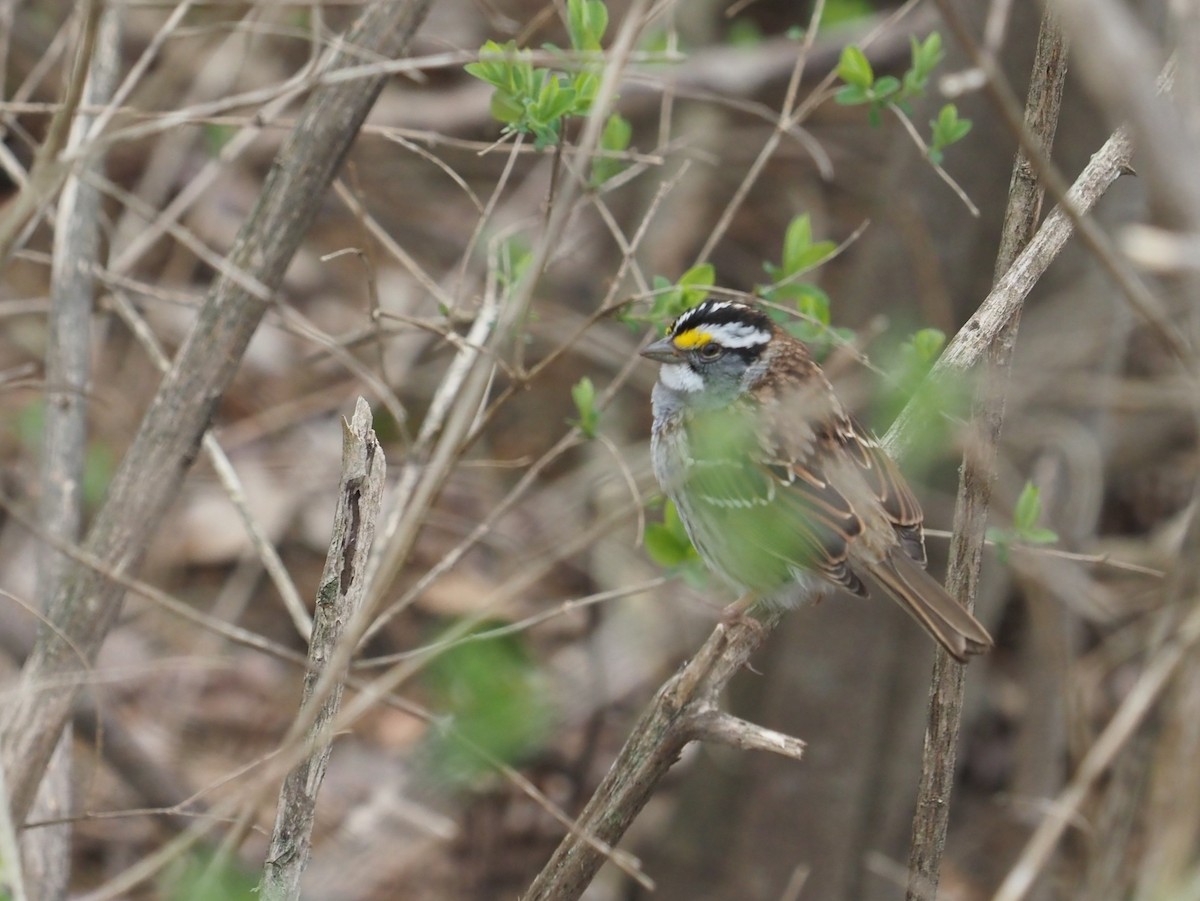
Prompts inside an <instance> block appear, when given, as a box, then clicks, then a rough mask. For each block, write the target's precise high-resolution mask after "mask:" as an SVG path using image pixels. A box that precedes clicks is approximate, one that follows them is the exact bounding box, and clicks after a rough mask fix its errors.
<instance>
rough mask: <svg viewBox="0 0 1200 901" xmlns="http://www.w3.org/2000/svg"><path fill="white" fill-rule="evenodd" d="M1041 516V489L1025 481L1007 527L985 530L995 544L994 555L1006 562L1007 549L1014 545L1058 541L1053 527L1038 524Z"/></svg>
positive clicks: (989, 539) (1043, 543)
mask: <svg viewBox="0 0 1200 901" xmlns="http://www.w3.org/2000/svg"><path fill="white" fill-rule="evenodd" d="M1041 518H1042V497H1041V490H1040V489H1039V488H1038V487H1037V486H1036V485H1034V484H1033V482H1026V483H1025V487H1024V488H1023V489H1021V494H1020V496H1019V497H1018V498H1017V503H1016V506H1015V507H1013V521H1012V525H1011V526H1010V527H1008V528H997V527H992V528H989V529H988V530H987V540H988V541H990V542H991V543H992V544H994V545H995V546H996V556H998V557H999V558H1000V559H1001V560H1002V561H1004V562H1008V555H1009V551H1010V550H1011V549H1012V547H1013V546H1014V545H1020V544H1024V545H1035V546H1036V545H1046V544H1054V543H1055V542H1057V541H1058V533H1057V532H1055V531H1054V530H1053V529H1048V528H1046V527H1045V526H1040V525H1038V522H1039V521H1040V520H1041Z"/></svg>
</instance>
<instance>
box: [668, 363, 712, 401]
mask: <svg viewBox="0 0 1200 901" xmlns="http://www.w3.org/2000/svg"><path fill="white" fill-rule="evenodd" d="M658 377H659V379H661V380H662V383H663V384H664V385H666V386H667V387H668V388H670V389H671V390H672V391H679V392H682V393H686V394H691V393H693V392H696V391H700V390H701V389H702V388H703V387H704V379H702V378H700V376H699V375H698V374H697V373H695V372H694V371H693V370H692V367H690V366H688V365H687V364H686V363H665V364H663V367H662V369H660V370H659V372H658Z"/></svg>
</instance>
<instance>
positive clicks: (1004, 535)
mask: <svg viewBox="0 0 1200 901" xmlns="http://www.w3.org/2000/svg"><path fill="white" fill-rule="evenodd" d="M983 537H984V540H985V541H987V542H988V544H990V545H992V546H993V547H994V548H995V549H996V558H997V559H998V560H999V561H1000V562H1001V563H1008V553H1009V550H1010V548H1011V547H1012V540H1013V534H1012V531H1011V530H1010V529H1000V528H997V527H996V526H988V527H987V530H986V531H985V532H984V533H983Z"/></svg>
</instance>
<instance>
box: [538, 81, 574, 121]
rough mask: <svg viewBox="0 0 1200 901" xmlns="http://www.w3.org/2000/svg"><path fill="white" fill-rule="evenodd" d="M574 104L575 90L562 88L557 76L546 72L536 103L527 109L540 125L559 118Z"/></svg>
mask: <svg viewBox="0 0 1200 901" xmlns="http://www.w3.org/2000/svg"><path fill="white" fill-rule="evenodd" d="M574 105H575V90H574V89H573V88H564V87H563V85H562V82H561V81H559V80H558V76H556V75H550V74H547V77H546V80H545V81H543V82H542V87H541V90H540V91H539V92H538V99H537V103H536V104H535V105H534V107H533V108H532V109H531V110H530V111H529V115H530V117H531V118H532V119H533V120H534V121H536V122H537V123H538V124H541V125H549V124H550V123H552V122H555V121H557V120H559V119H561V118H562V117H563V116H564V115H566V114H567V113H568V112H569V111H570V110H571V108H572V107H574Z"/></svg>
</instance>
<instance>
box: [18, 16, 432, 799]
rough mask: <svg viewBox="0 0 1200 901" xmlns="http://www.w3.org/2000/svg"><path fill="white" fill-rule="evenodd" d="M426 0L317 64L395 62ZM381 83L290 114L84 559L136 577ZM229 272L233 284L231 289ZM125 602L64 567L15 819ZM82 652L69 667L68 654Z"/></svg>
mask: <svg viewBox="0 0 1200 901" xmlns="http://www.w3.org/2000/svg"><path fill="white" fill-rule="evenodd" d="M430 3H431V0H375V2H373V3H371V4H370V5H369V6H368V7H367V8H366V9H365V11H364V12H363V13H362V14H361V15H360V16H359V18H358V20H357V21H356V22H355V23H354V24H353V25H352V26H351V27H350V29H349V31H348V32H347V33H346V35H345V36H344V38H343V40H342V41H341V42H339V43H338V44H337V47H336V49H333V50H331V51H329V52H328V54H327V55H326V57H325V59H324V61H323V65H324V68H325V70H326V71H330V70H334V69H338V68H342V67H345V66H347V65H351V64H354V63H357V62H358V61H360V60H361V58H362V54H363V53H364V52H366V53H369V54H373V55H379V56H385V57H391V56H396V55H398V54H400V53H403V52H404V50H405V48H406V47H407V46H408V43H409V40H410V39H411V38H412V36H413V34H414V33H415V32H416V30H417V28H418V26H419V25H420V23H421V22H422V20H423V19H424V17H425V14H426V12H427V11H428V9H429V6H430ZM383 82H384V77H383V76H377V77H374V78H366V79H363V80H361V81H350V82H339V83H336V84H326V85H322V86H321V87H320V88H318V89H317V90H316V91H314V92H313V94H312V96H311V97H309V99H308V101H307V103H306V104H305V106H304V109H303V111H302V112H301V115H300V118H299V120H298V121H297V123H296V127H295V129H294V130H293V131H292V133H291V135H290V136H289V138H288V140H287V141H286V142H285V144H284V146H283V147H282V148H281V150H280V152H279V155H278V156H277V157H276V160H275V163H274V165H273V166H272V168H271V171H270V173H269V174H268V176H267V180H266V184H265V185H264V187H263V190H262V193H261V194H260V196H259V199H258V202H257V203H256V204H255V207H254V209H253V210H252V211H251V213H250V217H249V218H248V219H247V221H246V223H245V225H243V227H242V229H241V231H240V232H239V233H238V236H237V239H236V241H235V243H234V247H233V249H232V251H230V254H229V258H228V259H229V264H230V265H229V267H228V268H227V269H226V270H225V273H226V274H222V275H221V277H220V278H219V279H218V281H217V282H216V284H215V285H214V286H213V288H212V289H211V291H210V293H209V296H208V299H207V300H206V301H205V303H204V306H203V307H202V308H201V311H200V316H199V319H198V321H197V323H196V325H195V327H194V328H193V330H192V332H191V333H190V334H189V336H188V338H187V340H186V342H185V343H184V345H183V347H182V349H181V350H180V352H179V355H178V357H177V358H176V360H175V364H174V366H173V367H172V368H171V371H170V372H169V373H168V374H167V375H166V377H165V378H164V379H163V382H162V384H161V385H160V386H159V390H158V393H157V394H156V396H155V398H154V401H153V402H152V404H151V406H150V409H149V410H148V411H147V413H146V416H145V417H144V419H143V420H142V425H141V428H140V429H139V430H138V434H137V436H136V437H135V438H134V441H133V444H132V445H131V446H130V449H129V451H128V453H127V454H126V455H125V458H124V460H122V463H121V466H120V468H119V469H118V470H117V473H116V475H115V477H114V479H113V483H112V487H111V489H110V493H109V497H108V501H107V502H106V503H105V505H104V507H103V509H102V510H101V511H100V513H99V515H98V516H97V518H96V522H95V524H94V525H93V527H92V529H91V531H90V532H89V533H88V536H87V540H86V542H85V545H84V548H85V550H86V551H87V553H88V554H91V555H93V556H95V557H98V558H100V559H102V560H104V561H105V562H106V563H108V564H109V565H110V567H111V568H112V570H114V571H115V572H117V573H121V574H126V573H130V572H132V571H134V570H135V569H136V568H137V566H138V564H139V562H140V560H141V557H142V554H143V553H144V551H145V548H146V545H147V544H148V542H149V541H150V539H151V538H152V537H153V534H154V530H155V529H156V528H157V526H158V523H159V521H160V520H161V518H162V515H163V513H164V511H165V510H166V508H167V506H168V505H169V504H170V502H171V500H172V499H173V498H174V496H175V494H176V492H177V491H178V488H179V485H180V483H181V482H182V480H183V477H184V474H185V473H186V472H187V470H188V467H189V466H190V465H191V462H192V460H193V459H194V458H195V456H196V454H197V451H198V449H199V442H200V438H201V436H202V435H203V433H204V430H205V429H206V428H207V427H208V424H209V420H210V418H211V416H212V412H213V409H214V408H215V406H216V405H217V403H218V402H219V401H220V399H221V396H222V395H223V393H224V391H225V389H226V387H227V386H228V385H229V383H230V381H231V380H232V378H233V375H234V373H235V372H236V370H237V367H238V363H239V361H240V360H241V357H242V354H243V352H244V351H245V349H246V345H247V344H248V343H249V341H250V338H251V336H252V335H253V334H254V331H255V329H256V328H257V326H258V324H259V322H260V321H261V319H262V317H263V315H264V313H265V312H266V310H267V307H268V304H269V303H270V301H271V299H272V296H273V293H274V291H275V290H276V288H277V287H278V286H279V284H280V283H281V281H282V280H283V275H284V272H285V270H286V269H287V266H288V263H289V262H290V261H291V258H292V256H293V255H294V253H295V251H296V248H297V247H298V246H299V244H300V241H301V240H302V238H303V237H304V235H305V234H306V232H307V231H308V228H309V226H310V225H311V224H312V222H313V220H314V218H315V217H316V215H317V212H318V210H319V208H320V205H321V202H322V198H323V196H324V193H325V190H326V188H327V187H328V186H329V183H330V182H331V180H332V179H333V176H334V174H335V173H336V172H337V170H338V168H339V166H340V165H341V162H342V159H343V157H344V156H345V154H346V151H347V150H348V149H349V147H350V145H351V143H352V142H353V140H354V136H355V135H356V134H357V132H358V129H359V127H360V126H361V125H362V122H363V120H364V119H365V118H366V116H367V113H368V112H369V110H370V108H371V106H372V104H373V103H374V101H375V98H376V97H377V96H378V94H379V91H380V90H381V89H382V87H383ZM228 273H236V274H237V275H238V276H239V277H237V278H235V277H233V276H232V275H230V274H228ZM123 596H124V589H123V588H122V587H121V586H120V585H118V584H116V583H114V582H111V581H109V580H108V579H106V578H105V577H104V576H102V575H100V574H99V573H97V572H95V571H93V570H90V569H86V568H82V567H75V568H74V570H73V572H72V573H71V574H70V575H69V576H68V577H67V578H66V579H65V580H64V583H63V587H62V588H61V589H60V590H59V591H58V592H57V593H56V595H55V597H54V598H53V600H52V602H51V605H50V608H49V611H48V613H49V617H50V620H51V622H52V623H53V624H54V628H53V629H48V628H43V629H42V630H41V632H40V633H39V635H38V640H37V643H36V645H35V647H34V651H33V654H32V655H31V656H30V658H29V660H28V661H27V663H26V665H25V668H24V670H23V672H22V685H21V688H20V690H19V691H18V692H17V694H16V697H15V700H14V701H13V703H12V704H11V705H10V706H9V707H7V708H5V709H4V710H3V711H2V716H0V764H2V765H3V766H4V769H5V772H6V774H7V777H8V782H9V785H10V786H11V787H12V809H13V819H14V821H15V822H18V823H20V822H21V821H23V820H24V818H25V815H26V813H27V812H28V809H29V804H30V801H31V799H32V797H33V793H34V791H36V789H37V786H38V784H39V782H40V781H41V778H42V774H43V773H44V771H45V767H46V762H47V760H48V758H49V755H50V752H51V750H52V749H53V747H54V744H55V742H56V741H57V738H58V735H59V733H60V731H61V730H62V727H63V724H64V723H65V722H66V719H67V716H68V715H69V712H70V707H71V702H72V700H73V698H74V696H75V692H76V688H74V687H70V686H71V683H72V682H73V681H76V682H78V681H79V680H80V678H81V677H82V673H83V668H84V666H85V665H86V664H87V662H88V661H90V660H92V659H94V658H95V655H96V652H97V651H98V650H99V648H100V645H101V643H102V642H103V641H104V637H105V636H106V635H107V633H108V630H109V629H110V628H111V626H112V624H113V623H114V622H115V621H116V618H117V614H118V613H119V611H120V607H121V600H122V598H123ZM74 648H79V649H80V650H81V651H82V653H83V656H84V659H82V660H81V659H80V658H79V657H78V656H77V655H76V652H75V650H74Z"/></svg>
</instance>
